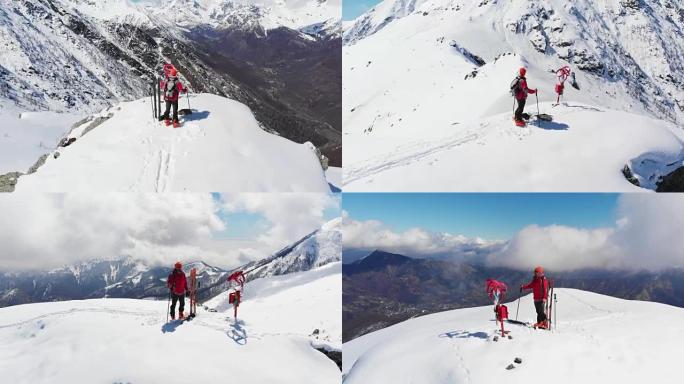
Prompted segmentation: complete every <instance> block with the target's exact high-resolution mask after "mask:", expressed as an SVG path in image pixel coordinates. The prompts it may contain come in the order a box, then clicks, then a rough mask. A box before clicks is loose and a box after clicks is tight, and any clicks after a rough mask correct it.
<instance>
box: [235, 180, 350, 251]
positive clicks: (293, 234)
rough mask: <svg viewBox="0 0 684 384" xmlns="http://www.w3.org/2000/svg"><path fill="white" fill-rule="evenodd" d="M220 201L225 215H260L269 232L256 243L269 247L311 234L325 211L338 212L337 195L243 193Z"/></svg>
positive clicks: (320, 222) (323, 219)
mask: <svg viewBox="0 0 684 384" xmlns="http://www.w3.org/2000/svg"><path fill="white" fill-rule="evenodd" d="M223 200H224V202H223V208H224V209H225V210H226V211H228V212H239V211H244V212H249V213H255V214H260V215H262V216H263V217H264V218H265V219H266V220H267V221H268V223H269V225H270V228H269V229H268V230H267V231H266V232H265V233H263V234H262V235H260V236H259V241H261V242H262V243H264V244H268V245H270V246H272V247H283V246H285V245H288V244H290V243H291V242H292V240H293V239H299V238H301V237H303V236H305V235H307V234H309V233H311V232H313V231H315V230H316V229H318V228H320V227H321V225H322V224H323V223H324V222H325V221H326V217H325V213H326V210H328V209H333V210H339V208H340V197H339V195H328V194H322V193H277V194H274V193H244V194H237V195H232V194H231V195H226V196H224V199H223Z"/></svg>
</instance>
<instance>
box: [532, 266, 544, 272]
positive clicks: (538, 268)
mask: <svg viewBox="0 0 684 384" xmlns="http://www.w3.org/2000/svg"><path fill="white" fill-rule="evenodd" d="M534 273H544V268H542V267H541V266H537V267H536V268H535V269H534Z"/></svg>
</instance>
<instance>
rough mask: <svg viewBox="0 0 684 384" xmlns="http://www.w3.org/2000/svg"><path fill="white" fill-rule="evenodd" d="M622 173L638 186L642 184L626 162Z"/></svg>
mask: <svg viewBox="0 0 684 384" xmlns="http://www.w3.org/2000/svg"><path fill="white" fill-rule="evenodd" d="M622 174H623V175H624V176H625V179H627V181H629V182H630V183H632V184H634V185H636V186H637V187H639V186H640V184H639V179H637V178H636V176H634V173H633V172H632V170H631V169H630V168H629V165H627V164H625V166H624V167H623V168H622Z"/></svg>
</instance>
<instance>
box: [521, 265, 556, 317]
mask: <svg viewBox="0 0 684 384" xmlns="http://www.w3.org/2000/svg"><path fill="white" fill-rule="evenodd" d="M525 289H531V290H532V298H533V300H534V308H535V310H536V311H537V323H536V324H534V328H543V329H549V323H548V320H547V317H546V301H547V300H548V298H549V281H548V280H547V279H546V276H544V268H542V267H536V268H535V269H534V278H533V279H532V281H530V282H529V284H526V285H523V286H521V287H520V292H522V291H523V290H525Z"/></svg>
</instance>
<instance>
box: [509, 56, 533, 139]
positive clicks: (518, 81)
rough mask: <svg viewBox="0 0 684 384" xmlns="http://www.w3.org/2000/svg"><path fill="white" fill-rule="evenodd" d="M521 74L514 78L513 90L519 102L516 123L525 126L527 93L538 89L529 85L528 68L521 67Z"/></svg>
mask: <svg viewBox="0 0 684 384" xmlns="http://www.w3.org/2000/svg"><path fill="white" fill-rule="evenodd" d="M519 73H520V75H519V76H518V77H516V78H515V80H513V82H514V83H513V86H511V90H512V91H513V93H514V96H515V100H516V102H517V103H518V108H517V109H516V110H515V117H514V120H515V125H517V126H518V127H524V126H525V121H524V120H523V110H524V109H525V102H527V94H528V93H531V94H535V93H537V90H536V89H531V88H529V87H528V86H527V79H526V78H525V74H527V69H525V68H520V71H519Z"/></svg>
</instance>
